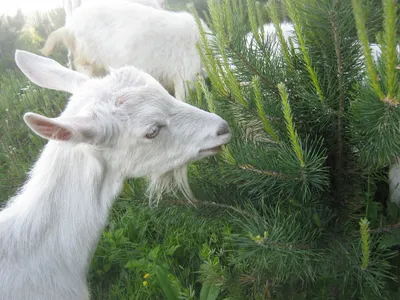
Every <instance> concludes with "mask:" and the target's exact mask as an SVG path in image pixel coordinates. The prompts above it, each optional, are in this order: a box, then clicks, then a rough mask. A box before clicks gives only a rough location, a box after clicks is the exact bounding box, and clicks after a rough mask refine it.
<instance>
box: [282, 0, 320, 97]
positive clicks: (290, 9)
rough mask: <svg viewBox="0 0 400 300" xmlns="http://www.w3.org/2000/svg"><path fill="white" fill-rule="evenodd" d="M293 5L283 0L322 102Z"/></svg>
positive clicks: (316, 77) (289, 1)
mask: <svg viewBox="0 0 400 300" xmlns="http://www.w3.org/2000/svg"><path fill="white" fill-rule="evenodd" d="M294 5H295V4H293V2H292V1H291V0H285V6H286V9H287V11H288V12H289V16H290V18H291V19H292V20H293V23H294V28H295V31H296V34H297V39H298V40H299V45H300V49H301V52H302V54H303V57H304V61H305V62H306V66H307V70H308V72H309V74H310V77H311V80H312V82H313V84H314V88H315V90H316V92H317V95H318V97H319V99H320V100H321V102H324V101H325V97H324V95H323V93H322V89H321V85H320V83H319V80H318V76H317V74H316V72H315V69H314V67H313V64H312V61H311V57H310V54H309V53H308V51H307V49H306V44H305V41H304V37H303V34H302V31H301V28H300V20H299V18H298V12H297V11H296V9H295V6H294Z"/></svg>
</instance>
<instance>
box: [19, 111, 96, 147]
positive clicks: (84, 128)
mask: <svg viewBox="0 0 400 300" xmlns="http://www.w3.org/2000/svg"><path fill="white" fill-rule="evenodd" d="M24 121H25V123H26V124H27V125H28V126H29V127H30V128H31V129H32V131H33V132H35V133H36V134H37V135H39V136H41V137H43V138H45V139H48V140H56V141H70V142H75V143H79V142H86V143H91V142H93V141H94V138H95V137H96V132H95V130H94V126H92V127H91V126H90V125H91V120H90V119H89V118H85V117H59V118H47V117H44V116H42V115H39V114H35V113H32V112H29V113H26V114H25V115H24Z"/></svg>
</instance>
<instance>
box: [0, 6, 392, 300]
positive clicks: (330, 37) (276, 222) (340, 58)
mask: <svg viewBox="0 0 400 300" xmlns="http://www.w3.org/2000/svg"><path fill="white" fill-rule="evenodd" d="M198 3H200V4H201V5H200V4H199V5H200V6H196V8H198V11H197V13H198V14H202V15H204V16H208V17H207V19H208V23H209V25H210V27H211V29H212V31H213V35H214V37H215V40H214V41H213V42H207V39H206V38H205V35H204V36H203V42H202V43H201V44H199V51H200V52H201V54H202V58H203V61H204V63H205V67H206V69H207V71H208V73H209V78H208V79H207V80H201V79H199V80H198V81H196V82H194V83H192V84H193V87H194V90H193V92H192V93H191V95H190V97H189V100H188V102H190V103H192V104H193V105H196V106H198V107H201V108H203V109H206V110H209V111H214V112H215V113H217V114H219V115H221V116H222V117H224V118H225V119H227V120H228V121H229V123H230V125H231V128H232V130H233V140H232V141H231V143H230V144H229V145H228V146H227V147H225V148H224V149H223V151H222V153H221V154H220V155H218V156H217V157H212V158H208V159H206V160H204V161H200V162H197V163H195V164H193V165H192V166H191V167H190V170H189V173H190V183H191V186H192V188H193V192H194V194H195V196H196V199H197V200H196V201H194V204H195V206H193V205H192V204H190V203H188V202H187V201H186V200H183V197H182V198H181V197H179V195H178V196H176V197H173V196H171V195H166V196H165V197H164V198H163V199H162V201H160V205H159V206H158V207H156V208H150V207H149V206H148V199H147V198H146V195H145V190H146V182H145V180H143V179H139V180H130V181H128V182H127V183H126V184H125V187H124V190H123V193H122V194H121V196H120V199H119V201H118V202H117V203H116V205H115V207H114V208H113V212H112V215H111V216H110V221H109V224H108V226H107V228H105V230H104V232H103V234H102V237H101V240H100V242H99V245H98V248H97V251H96V253H95V256H94V259H93V261H92V265H91V269H90V275H89V280H90V284H91V287H92V293H93V299H140V300H141V299H167V300H170V299H178V298H179V299H200V300H206V299H207V300H211V299H238V300H241V299H284V300H287V299H296V300H298V299H344V300H347V299H399V298H400V289H399V284H398V280H399V277H400V273H399V266H400V259H399V256H398V252H399V249H400V247H399V246H400V225H399V224H400V209H399V207H398V206H397V205H396V204H394V203H391V202H389V201H388V184H387V172H388V167H389V166H390V164H391V163H392V162H393V158H394V157H395V156H396V155H399V154H400V143H399V140H400V139H399V137H398V136H399V135H398V133H399V124H400V122H399V120H400V108H399V105H398V103H399V102H398V101H399V100H398V99H400V89H399V84H398V83H399V76H400V75H399V70H398V65H399V58H398V56H397V55H396V52H395V49H394V47H395V46H396V45H397V44H398V43H399V39H398V37H399V36H398V34H397V32H396V31H398V30H397V28H399V22H398V21H397V18H398V14H397V13H398V9H399V7H398V6H399V5H398V4H397V2H396V1H393V0H383V1H382V2H381V1H375V0H352V1H343V0H312V1H309V0H293V1H290V0H282V1H274V0H271V1H268V2H267V3H265V2H261V3H258V2H254V1H253V0H248V1H244V0H224V1H212V0H210V1H209V2H208V7H207V6H206V5H204V2H198ZM170 4H171V6H173V4H174V3H172V2H171V3H170ZM177 7H178V6H174V8H177ZM199 7H207V12H205V13H204V12H200V11H201V9H199ZM394 8H396V9H394ZM193 12H194V11H193ZM287 18H289V19H291V20H292V21H293V22H294V23H295V29H296V36H297V37H296V39H297V44H298V45H299V48H298V49H297V50H296V51H294V49H293V45H292V43H282V42H283V39H280V43H281V47H282V52H283V55H282V57H281V58H277V57H272V56H271V54H270V53H271V51H270V50H271V47H272V45H271V43H270V42H269V38H268V36H266V35H265V34H264V33H263V32H262V31H261V32H260V31H258V30H257V28H259V27H260V26H262V24H264V23H265V22H266V21H267V20H272V21H273V22H274V23H275V24H276V25H278V24H279V21H281V20H282V19H287ZM22 19H23V18H22V16H21V15H20V14H19V15H17V16H16V17H15V22H14V23H13V22H11V21H12V20H11V19H9V20H8V21H7V18H2V19H0V30H1V31H0V40H1V41H3V40H10V41H12V43H8V44H7V45H14V46H12V47H11V46H10V48H9V49H8V50H3V48H1V50H2V52H1V53H0V71H1V74H0V202H1V201H6V200H7V199H8V197H9V196H11V195H12V194H13V193H14V192H15V190H16V188H17V187H18V186H19V185H20V184H21V183H22V182H23V180H24V179H25V176H26V172H27V171H28V170H29V167H30V166H31V165H32V163H33V161H34V160H35V159H36V157H37V155H38V153H39V151H40V149H41V148H42V146H43V145H44V143H45V141H44V140H42V139H40V138H38V137H37V136H35V135H34V134H31V133H30V131H29V130H28V128H27V126H26V125H25V124H24V123H23V120H22V116H23V114H24V112H26V111H36V112H40V113H43V114H45V115H47V116H56V115H57V114H58V113H59V112H60V110H61V109H62V108H63V107H64V105H65V103H66V101H67V98H68V95H67V94H66V93H61V92H55V91H49V90H45V89H42V88H39V87H37V86H35V85H33V84H31V83H28V80H27V79H26V78H25V77H24V76H23V75H22V74H21V73H20V72H19V71H18V70H17V69H16V67H15V65H14V64H13V62H12V59H11V58H12V57H13V51H14V49H15V48H13V47H21V48H23V49H28V50H31V51H34V52H36V53H38V49H39V47H40V46H41V45H42V44H43V41H44V39H45V37H46V35H47V34H48V33H49V32H51V31H52V30H53V29H55V28H57V27H58V26H60V24H62V22H63V15H62V11H54V12H51V13H49V14H47V15H41V16H37V18H36V22H35V23H34V28H33V29H32V30H28V31H21V28H22V26H20V24H21V23H18V22H17V21H18V20H22ZM13 24H17V25H18V26H17V25H13ZM11 28H16V29H13V30H11ZM278 29H279V28H278ZM10 31H12V32H14V33H15V34H11V33H12V32H11V33H10ZM249 31H252V32H253V35H254V39H253V41H252V44H253V49H252V50H251V49H249V48H247V47H246V46H245V34H246V33H247V32H249ZM372 41H380V42H381V43H382V45H383V55H382V59H380V60H379V61H378V63H377V64H376V63H375V62H373V60H372V59H371V57H370V55H369V48H368V43H370V42H372ZM0 45H3V43H1V44H0ZM0 47H1V46H0ZM3 53H8V54H7V55H5V54H3ZM10 55H11V56H10ZM363 56H364V57H366V59H365V61H364V60H363V59H362V57H363ZM54 57H55V58H56V59H57V60H58V61H60V62H61V63H65V59H66V52H65V49H64V50H61V49H60V52H58V53H56V54H55V56H54ZM217 58H220V59H219V60H217ZM228 62H229V63H233V64H235V66H236V68H235V69H234V70H231V69H228Z"/></svg>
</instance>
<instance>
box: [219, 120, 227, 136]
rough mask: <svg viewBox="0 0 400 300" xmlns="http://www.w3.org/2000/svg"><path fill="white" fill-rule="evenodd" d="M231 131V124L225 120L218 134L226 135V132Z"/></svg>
mask: <svg viewBox="0 0 400 300" xmlns="http://www.w3.org/2000/svg"><path fill="white" fill-rule="evenodd" d="M228 133H229V125H228V123H227V122H225V121H224V122H223V123H222V124H221V125H220V126H219V128H218V131H217V135H224V134H228Z"/></svg>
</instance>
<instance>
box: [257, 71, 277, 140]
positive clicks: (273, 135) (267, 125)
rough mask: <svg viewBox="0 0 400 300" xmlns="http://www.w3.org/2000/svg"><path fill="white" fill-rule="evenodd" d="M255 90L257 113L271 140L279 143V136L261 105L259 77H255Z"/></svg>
mask: <svg viewBox="0 0 400 300" xmlns="http://www.w3.org/2000/svg"><path fill="white" fill-rule="evenodd" d="M253 88H254V94H255V100H256V105H257V112H258V116H259V117H260V119H261V121H262V123H263V125H264V129H265V131H266V132H267V133H268V134H269V135H270V136H271V138H272V139H273V140H274V141H275V142H276V143H278V142H279V138H278V135H277V134H276V133H275V131H274V129H273V128H272V126H271V124H270V123H269V121H268V119H267V118H266V116H265V111H264V108H263V106H262V103H261V100H262V99H261V89H260V80H259V78H258V77H254V79H253Z"/></svg>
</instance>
